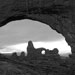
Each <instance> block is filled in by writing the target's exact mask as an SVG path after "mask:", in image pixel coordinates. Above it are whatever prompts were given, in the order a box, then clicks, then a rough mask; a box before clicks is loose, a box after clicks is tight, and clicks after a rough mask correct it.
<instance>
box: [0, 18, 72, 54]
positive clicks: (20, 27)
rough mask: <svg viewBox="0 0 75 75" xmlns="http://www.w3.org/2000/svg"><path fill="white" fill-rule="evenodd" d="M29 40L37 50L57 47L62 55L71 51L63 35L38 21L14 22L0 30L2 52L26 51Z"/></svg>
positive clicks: (0, 49) (0, 48)
mask: <svg viewBox="0 0 75 75" xmlns="http://www.w3.org/2000/svg"><path fill="white" fill-rule="evenodd" d="M29 40H32V42H33V43H34V46H35V48H38V47H45V48H48V49H51V50H52V49H53V48H54V47H57V48H59V49H60V53H64V52H70V50H71V48H70V46H68V44H67V43H66V41H65V38H64V37H63V36H62V35H61V34H59V33H57V32H56V31H55V30H53V29H52V28H51V27H49V26H48V25H46V24H44V23H41V22H38V21H33V20H28V19H26V20H20V21H12V22H10V23H8V24H7V25H5V26H3V27H1V28H0V51H1V52H2V51H3V52H11V51H15V49H16V51H22V50H24V51H25V50H26V47H27V42H28V41H29ZM63 47H64V48H65V49H64V48H63ZM10 49H11V51H10Z"/></svg>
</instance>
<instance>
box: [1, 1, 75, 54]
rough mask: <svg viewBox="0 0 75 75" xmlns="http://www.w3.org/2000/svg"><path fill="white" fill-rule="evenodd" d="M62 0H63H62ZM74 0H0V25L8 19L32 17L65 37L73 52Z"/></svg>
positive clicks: (74, 31) (74, 38)
mask: <svg viewBox="0 0 75 75" xmlns="http://www.w3.org/2000/svg"><path fill="white" fill-rule="evenodd" d="M62 1H63V0H62ZM73 1H74V0H69V2H63V3H60V2H61V1H60V2H57V0H49V1H48V0H32V1H31V0H18V1H17V0H12V1H10V0H6V1H3V0H1V1H0V27H2V26H4V25H6V24H7V23H8V22H10V21H14V20H22V19H32V20H35V21H40V22H43V23H45V24H47V25H49V26H50V27H51V28H52V29H54V30H56V31H57V32H58V33H60V34H62V35H63V36H64V37H65V40H66V41H67V43H68V45H70V46H71V50H72V53H75V50H74V49H75V25H74V6H75V4H74V2H73Z"/></svg>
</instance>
